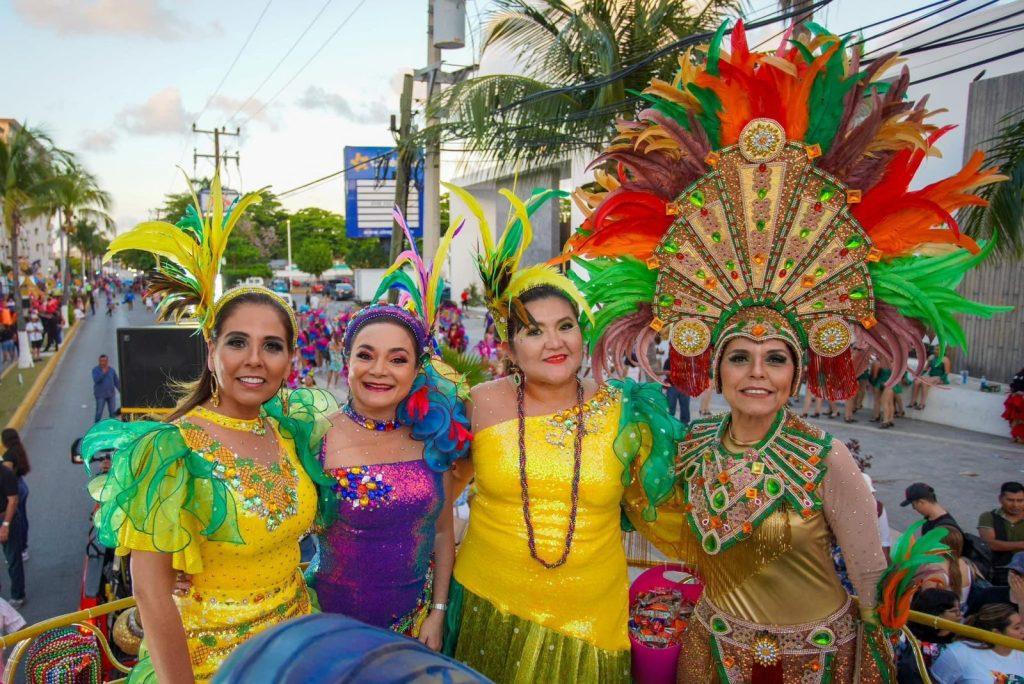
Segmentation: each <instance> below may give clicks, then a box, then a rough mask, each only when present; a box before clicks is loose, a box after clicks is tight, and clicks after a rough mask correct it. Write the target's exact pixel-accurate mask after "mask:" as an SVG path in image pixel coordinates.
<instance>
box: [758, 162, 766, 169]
mask: <svg viewBox="0 0 1024 684" xmlns="http://www.w3.org/2000/svg"><path fill="white" fill-rule="evenodd" d="M767 169H768V165H767V164H765V163H764V162H761V163H760V164H758V165H757V170H758V171H766V170H767Z"/></svg>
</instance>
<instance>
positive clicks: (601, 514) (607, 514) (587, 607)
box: [455, 388, 629, 650]
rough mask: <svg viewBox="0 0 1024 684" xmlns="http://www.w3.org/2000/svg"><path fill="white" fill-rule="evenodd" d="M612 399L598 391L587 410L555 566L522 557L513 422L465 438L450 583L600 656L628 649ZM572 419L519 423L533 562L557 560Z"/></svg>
mask: <svg viewBox="0 0 1024 684" xmlns="http://www.w3.org/2000/svg"><path fill="white" fill-rule="evenodd" d="M620 412H621V395H620V394H619V392H618V391H617V390H614V389H612V388H603V390H602V391H601V392H599V394H598V395H595V398H594V399H591V401H590V402H588V407H587V417H586V421H587V432H586V436H585V437H584V439H583V451H582V453H583V461H582V471H581V475H580V488H579V512H578V515H577V518H576V531H575V537H574V539H573V542H572V548H571V550H570V552H569V556H568V559H567V561H566V563H565V565H562V566H561V567H558V568H555V569H547V568H545V567H544V566H543V565H541V564H540V563H538V562H537V561H536V560H534V559H532V558H531V557H530V549H529V544H528V541H527V532H526V526H525V523H524V520H523V501H522V494H521V492H522V490H521V488H520V484H519V449H518V420H516V419H513V420H508V421H505V422H502V423H498V424H497V425H492V426H490V427H487V428H485V429H483V430H480V431H478V432H477V433H476V434H475V435H474V438H473V447H472V459H473V466H474V470H475V472H476V479H475V484H474V487H475V495H474V496H473V498H472V499H471V503H470V516H469V530H468V531H467V533H466V538H465V539H464V540H463V543H462V547H461V548H460V549H459V553H458V555H457V556H456V559H455V578H456V579H457V580H458V581H459V582H460V583H462V584H463V585H464V586H465V587H466V588H467V589H468V590H470V591H472V592H473V593H474V594H476V595H478V596H481V597H483V598H485V599H487V600H488V601H490V602H492V603H493V604H494V605H495V606H497V607H498V609H499V610H502V611H506V612H509V613H512V614H514V615H518V616H520V617H523V618H526V619H529V620H532V621H535V622H538V623H540V624H543V625H544V626H546V627H549V628H551V629H555V630H558V631H561V632H563V633H565V634H568V635H570V636H573V637H576V638H580V639H584V640H586V641H587V642H589V643H592V644H594V645H596V646H598V647H600V648H605V649H609V650H621V649H628V648H629V643H628V640H627V637H626V620H627V618H626V603H627V576H626V558H625V553H624V551H623V547H622V541H621V533H620V526H619V517H620V513H619V510H620V509H619V503H620V501H621V498H622V494H623V491H624V486H623V483H622V471H623V467H622V464H621V462H620V461H619V459H618V457H617V456H616V455H615V451H614V448H613V445H614V442H615V437H616V435H617V434H618V427H619V416H620ZM574 422H575V417H574V411H572V410H570V411H566V412H564V413H563V414H552V415H548V416H534V417H528V418H526V419H525V429H526V453H527V464H526V470H527V476H528V479H529V491H530V507H531V516H532V520H533V527H534V530H535V536H536V548H537V553H538V555H539V556H540V557H541V558H544V559H546V560H549V561H553V560H556V559H558V557H559V555H560V554H561V552H562V549H563V548H564V544H565V534H566V527H567V525H568V521H569V513H570V507H571V500H572V495H571V489H572V485H571V481H572V471H573V435H574V432H575V424H574Z"/></svg>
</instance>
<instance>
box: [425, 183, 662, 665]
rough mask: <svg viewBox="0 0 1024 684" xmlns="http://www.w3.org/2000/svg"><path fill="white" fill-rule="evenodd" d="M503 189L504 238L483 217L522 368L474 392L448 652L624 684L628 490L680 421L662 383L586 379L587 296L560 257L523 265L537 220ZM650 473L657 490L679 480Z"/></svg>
mask: <svg viewBox="0 0 1024 684" xmlns="http://www.w3.org/2000/svg"><path fill="white" fill-rule="evenodd" d="M507 196H508V197H509V199H510V200H511V201H513V206H515V207H516V208H517V210H518V211H517V216H518V218H517V221H516V222H515V223H514V224H513V225H512V226H510V227H509V228H507V229H506V231H505V233H504V234H503V239H502V242H501V243H499V244H498V245H497V246H496V247H494V246H493V245H491V244H490V242H489V240H488V237H489V231H488V230H487V228H486V226H483V227H482V228H483V229H482V233H483V235H484V239H483V242H484V245H485V252H486V255H487V256H486V257H485V258H483V259H482V260H481V275H482V276H483V280H484V285H485V291H486V294H487V297H488V305H489V308H490V311H491V314H492V315H493V317H494V322H495V327H496V329H497V332H498V335H499V337H500V338H501V340H502V343H501V344H502V351H503V353H505V354H507V355H508V357H509V358H510V359H511V361H512V363H513V370H512V374H511V376H509V377H506V378H502V379H500V380H495V381H492V382H489V383H485V384H483V385H478V386H476V387H475V388H473V392H472V397H471V399H472V401H471V409H472V416H471V420H472V426H473V434H474V437H473V443H472V448H471V452H470V453H471V462H472V463H471V466H470V467H469V468H464V467H463V465H462V463H461V462H460V463H459V464H457V466H456V468H457V470H460V475H461V476H463V477H466V478H468V477H469V476H470V475H475V481H474V484H473V486H474V491H475V495H474V497H473V498H472V500H471V504H470V508H471V511H470V516H469V528H468V530H467V532H466V536H465V538H464V540H463V542H462V545H461V547H460V549H459V552H458V554H457V556H456V559H455V570H454V580H453V582H452V589H451V591H450V593H449V615H448V617H449V619H448V633H447V637H446V641H445V652H446V653H448V654H449V655H453V656H454V657H455V658H457V659H458V660H461V661H463V662H464V663H466V664H468V665H469V666H471V667H473V668H474V669H476V670H477V671H479V672H480V673H482V674H484V675H485V676H487V677H489V678H491V679H493V680H495V681H497V682H566V681H580V682H628V681H630V655H629V640H628V636H627V633H626V628H627V622H628V615H627V613H628V585H629V581H628V577H627V574H626V557H625V553H624V550H623V545H622V535H621V526H620V520H621V514H620V510H621V509H620V503H621V500H622V497H623V494H624V491H625V484H626V482H627V479H626V474H628V473H629V472H630V468H629V464H630V462H631V460H632V459H633V458H634V457H635V456H636V455H637V454H638V452H640V451H645V452H646V451H650V450H652V449H653V450H654V451H656V452H657V455H656V456H652V457H651V458H653V459H654V460H659V459H661V462H662V463H667V462H670V461H671V458H672V456H673V454H674V440H675V439H678V437H679V436H680V435H681V425H680V424H679V423H677V422H675V421H674V420H673V419H672V418H671V417H670V416H669V415H668V413H667V406H666V401H665V398H664V394H663V393H662V392H661V388H660V386H658V385H656V384H648V385H639V384H637V383H634V382H632V381H622V382H619V381H613V382H609V383H602V384H599V383H596V382H594V381H592V380H589V379H588V380H583V379H581V378H580V370H581V366H582V363H583V357H584V340H583V334H582V330H581V324H580V320H579V319H580V315H581V312H584V313H587V312H588V307H587V304H586V301H585V300H583V299H582V297H580V295H579V292H578V290H577V289H576V287H575V285H573V283H572V282H571V281H569V280H568V279H567V278H565V277H564V276H561V275H559V274H558V273H557V272H556V271H554V269H552V268H550V267H547V266H539V267H533V268H528V269H524V270H522V271H517V266H518V257H517V256H511V255H516V254H521V253H522V249H521V243H520V242H518V241H519V240H523V241H524V242H525V239H524V238H523V233H525V234H526V235H528V234H529V225H528V219H527V216H526V209H525V208H524V207H523V206H521V205H519V204H518V203H517V201H516V200H515V198H514V197H512V196H510V195H507ZM539 199H540V198H538V197H535V198H534V203H536V202H537V201H538V200H539ZM469 200H471V198H469ZM524 226H525V230H524ZM502 255H509V257H508V260H503V257H502ZM652 436H653V437H654V438H653V439H652ZM467 471H471V472H467ZM650 484H652V485H654V486H655V489H652V490H649V491H650V496H651V497H652V498H653V499H655V500H656V499H658V498H660V497H661V496H664V495H667V494H668V493H669V492H670V491H671V478H665V480H664V481H663V482H662V483H661V493H657V485H655V484H654V483H650Z"/></svg>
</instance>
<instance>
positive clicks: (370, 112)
mask: <svg viewBox="0 0 1024 684" xmlns="http://www.w3.org/2000/svg"><path fill="white" fill-rule="evenodd" d="M296 104H297V105H299V106H300V107H302V108H303V109H319V110H323V111H326V112H331V113H332V114H335V115H337V116H339V117H341V118H342V119H345V120H347V121H351V122H353V123H359V124H373V123H375V124H382V125H386V124H387V121H388V116H389V115H390V113H391V111H390V110H389V109H388V107H387V105H385V104H384V103H383V102H382V101H380V100H374V101H372V102H362V103H357V104H355V105H353V104H352V103H351V102H350V101H349V100H348V98H346V97H345V96H343V95H340V94H338V93H331V92H328V91H326V90H324V89H323V88H321V87H319V86H309V87H308V88H307V89H306V92H305V93H303V94H302V97H300V98H299V99H298V101H297V102H296Z"/></svg>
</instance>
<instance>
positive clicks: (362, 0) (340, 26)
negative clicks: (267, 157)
mask: <svg viewBox="0 0 1024 684" xmlns="http://www.w3.org/2000/svg"><path fill="white" fill-rule="evenodd" d="M365 4H366V0H359V2H358V3H356V6H355V7H353V8H352V11H351V12H349V13H348V16H346V17H345V18H344V19H343V20H342V22H341V23H340V24H338V28H336V29H334V31H333V32H331V35H329V36H327V40H325V41H324V42H323V43H321V44H320V47H318V48H317V49H316V52H314V53H313V54H312V55H310V57H309V59H307V60H306V61H305V62H304V63H303V65H302V66H300V67H299V70H298V71H296V72H295V73H294V74H292V77H291V78H289V79H288V81H287V82H286V83H285V84H284V85H283V86H281V88H280V90H278V91H277V92H276V93H274V94H273V95H272V96H271V97H270V99H269V100H267V101H266V102H264V103H263V104H262V105H260V108H259V109H257V110H256V111H255V112H253V113H252V114H250V115H249V116H248V117H246V119H245V121H243V122H242V124H245V123H248V122H249V121H252V119H253V118H255V117H257V116H259V114H260V112H262V111H263V110H264V109H266V108H267V106H268V105H270V103H271V102H273V101H274V100H276V99H277V98H278V96H279V95H280V94H281V93H283V92H284V91H285V90H286V89H287V88H288V86H290V85H291V84H292V82H293V81H294V80H295V79H296V78H298V77H299V74H301V73H302V72H303V71H305V69H306V67H308V66H309V65H310V64H311V63H312V62H313V60H314V59H316V58H317V57H318V56H319V55H320V53H321V52H323V50H324V48H325V47H327V44H328V43H330V42H331V41H332V40H334V37H335V36H336V35H338V33H339V32H340V31H341V29H343V28H345V25H346V24H348V22H349V20H350V19H352V17H354V16H355V14H356V12H358V11H359V8H360V7H362V6H363V5H365Z"/></svg>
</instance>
